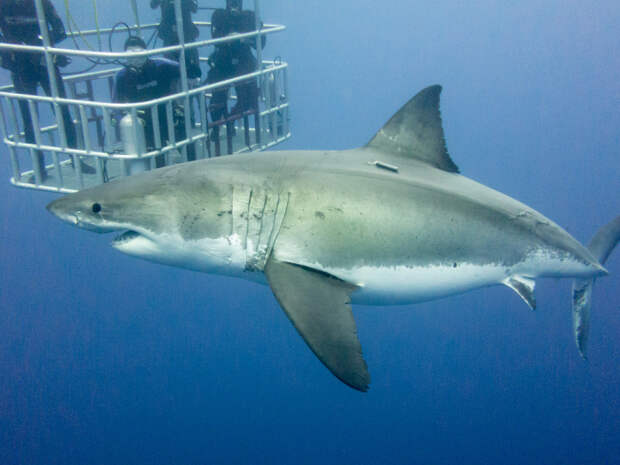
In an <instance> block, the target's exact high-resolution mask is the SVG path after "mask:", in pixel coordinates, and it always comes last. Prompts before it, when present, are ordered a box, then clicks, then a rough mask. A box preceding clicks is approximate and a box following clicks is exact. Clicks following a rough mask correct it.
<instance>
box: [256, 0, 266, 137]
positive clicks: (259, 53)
mask: <svg viewBox="0 0 620 465" xmlns="http://www.w3.org/2000/svg"><path fill="white" fill-rule="evenodd" d="M254 18H255V22H256V24H255V30H257V31H260V30H261V29H262V27H261V26H262V22H261V14H260V1H259V0H254ZM262 69H263V36H262V34H258V35H257V36H256V71H262ZM263 77H264V76H258V77H256V78H254V79H256V82H257V91H258V94H259V95H260V93H261V92H262V91H263V89H262V82H263ZM261 119H262V118H261V114H260V99H259V98H257V99H256V120H255V124H258V127H255V128H254V129H255V131H257V134H256V142H257V143H258V144H259V145H260V144H261V143H262V142H260V141H262V140H263V139H264V137H263V131H264V127H265V125H264V124H263V121H261Z"/></svg>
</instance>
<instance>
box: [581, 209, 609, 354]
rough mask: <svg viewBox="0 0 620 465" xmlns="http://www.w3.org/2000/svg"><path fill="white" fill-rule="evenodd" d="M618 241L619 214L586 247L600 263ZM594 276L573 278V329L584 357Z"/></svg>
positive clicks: (603, 262)
mask: <svg viewBox="0 0 620 465" xmlns="http://www.w3.org/2000/svg"><path fill="white" fill-rule="evenodd" d="M618 241H620V216H618V217H616V218H615V219H614V220H613V221H611V222H610V223H608V224H606V225H605V226H603V227H602V228H601V229H599V230H598V232H597V233H596V234H595V235H594V237H593V238H592V240H591V241H590V244H589V245H588V249H589V250H590V252H591V253H592V255H593V256H594V258H596V259H597V260H598V262H599V263H600V264H601V265H604V264H605V261H606V260H607V258H608V257H609V255H610V254H611V252H612V250H613V249H614V247H616V245H617V244H618ZM593 287H594V278H590V279H575V281H574V282H573V330H574V332H575V343H576V344H577V349H579V354H580V355H581V356H582V357H583V358H584V359H585V358H587V357H586V349H587V347H588V335H589V333H590V307H591V305H592V288H593Z"/></svg>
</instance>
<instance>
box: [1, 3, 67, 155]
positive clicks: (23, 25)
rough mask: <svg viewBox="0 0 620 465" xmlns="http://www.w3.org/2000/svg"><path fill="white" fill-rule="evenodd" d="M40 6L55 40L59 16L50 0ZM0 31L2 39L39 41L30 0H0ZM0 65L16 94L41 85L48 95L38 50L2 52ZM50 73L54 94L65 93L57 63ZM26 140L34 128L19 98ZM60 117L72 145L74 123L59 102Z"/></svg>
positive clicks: (60, 33) (61, 31)
mask: <svg viewBox="0 0 620 465" xmlns="http://www.w3.org/2000/svg"><path fill="white" fill-rule="evenodd" d="M43 8H44V11H45V17H46V19H47V23H48V30H49V35H50V41H51V42H52V44H56V43H58V42H60V41H62V40H64V39H65V38H66V33H65V28H64V26H63V24H62V20H61V19H60V17H59V16H58V13H56V10H55V9H54V5H52V3H51V1H50V0H43ZM0 31H1V32H2V39H1V40H2V41H3V42H9V43H13V44H22V45H42V43H43V42H42V41H41V39H40V38H39V36H40V34H41V30H40V29H39V23H38V21H37V14H36V9H35V4H34V0H0ZM2 66H3V67H5V68H7V69H9V70H10V71H11V78H12V79H13V85H14V87H15V92H18V93H20V94H31V95H36V94H37V87H38V86H39V85H41V87H42V88H43V90H44V91H45V93H46V94H47V95H51V89H50V81H49V76H48V73H47V66H46V65H45V59H44V56H43V54H42V53H32V52H4V53H3V54H2ZM54 73H55V74H56V81H57V83H58V96H59V97H61V98H64V97H65V96H66V92H65V87H64V84H63V81H62V76H61V75H60V71H59V69H58V66H56V65H54ZM19 108H20V110H21V114H22V119H23V121H24V132H25V135H26V142H29V143H34V142H35V137H34V129H33V126H32V118H31V114H30V108H29V107H28V103H27V101H25V100H20V101H19ZM61 113H62V119H63V123H64V126H65V133H66V135H67V145H68V146H69V147H73V148H75V147H76V134H75V127H74V126H73V120H72V119H71V114H70V113H69V109H68V108H67V106H66V105H61Z"/></svg>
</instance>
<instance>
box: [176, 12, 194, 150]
mask: <svg viewBox="0 0 620 465" xmlns="http://www.w3.org/2000/svg"><path fill="white" fill-rule="evenodd" d="M174 16H175V19H176V23H177V36H178V38H179V45H181V50H180V51H179V64H180V65H181V90H182V91H183V94H184V95H185V96H184V98H183V116H184V119H185V138H186V139H187V138H189V137H191V134H192V119H191V106H190V100H189V94H188V93H187V92H188V90H189V86H188V83H187V63H186V62H185V30H184V29H183V12H182V10H181V0H174ZM173 128H174V126H173ZM182 153H183V154H185V156H184V160H183V161H187V146H186V145H184V146H183V150H182Z"/></svg>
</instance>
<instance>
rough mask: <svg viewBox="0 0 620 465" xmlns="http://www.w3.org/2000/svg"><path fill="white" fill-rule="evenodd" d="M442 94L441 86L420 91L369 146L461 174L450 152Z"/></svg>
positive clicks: (380, 131) (391, 119) (376, 135)
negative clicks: (442, 111)
mask: <svg viewBox="0 0 620 465" xmlns="http://www.w3.org/2000/svg"><path fill="white" fill-rule="evenodd" d="M440 93H441V86H439V85H435V86H430V87H427V88H426V89H424V90H422V91H420V92H419V93H418V94H417V95H416V96H415V97H413V98H412V99H411V100H409V101H408V102H407V103H406V104H405V105H404V106H403V107H402V108H401V109H400V110H398V112H397V113H396V114H395V115H394V116H392V118H390V120H389V121H388V122H387V123H386V124H385V125H384V126H383V127H382V128H381V129H380V130H379V132H377V134H375V137H373V138H372V140H371V141H370V142H369V143H368V144H367V145H366V146H367V147H370V148H373V149H375V150H379V151H381V152H386V153H389V154H392V155H398V156H402V157H407V158H415V159H417V160H420V161H423V162H426V163H428V164H430V165H432V166H435V167H436V168H439V169H442V170H444V171H450V172H453V173H458V172H459V169H458V167H457V166H456V165H455V164H454V162H453V161H452V159H451V158H450V155H448V150H447V149H446V141H445V139H444V135H443V127H442V125H441V114H440V112H439V94H440Z"/></svg>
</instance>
